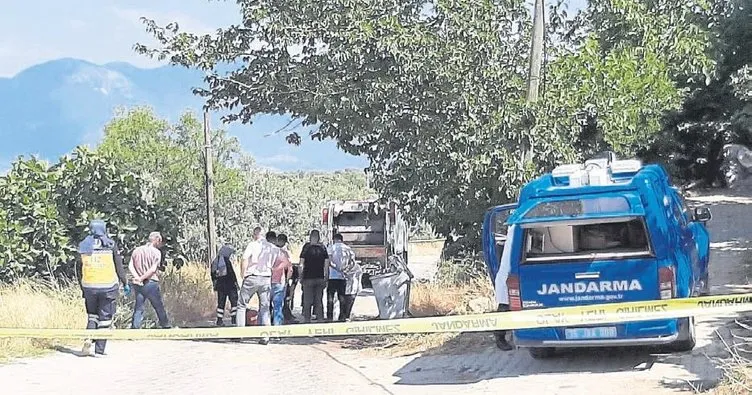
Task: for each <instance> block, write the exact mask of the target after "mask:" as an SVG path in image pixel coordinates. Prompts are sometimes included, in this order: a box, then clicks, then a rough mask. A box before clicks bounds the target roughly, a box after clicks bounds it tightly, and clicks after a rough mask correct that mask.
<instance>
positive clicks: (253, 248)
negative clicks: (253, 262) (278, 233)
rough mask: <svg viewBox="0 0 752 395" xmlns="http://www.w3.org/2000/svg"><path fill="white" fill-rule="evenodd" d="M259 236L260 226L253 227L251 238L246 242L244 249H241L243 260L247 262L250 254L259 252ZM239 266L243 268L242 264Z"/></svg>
mask: <svg viewBox="0 0 752 395" xmlns="http://www.w3.org/2000/svg"><path fill="white" fill-rule="evenodd" d="M261 236H262V235H261V227H260V226H257V227H255V228H253V239H252V240H251V242H250V243H248V246H247V247H246V248H245V251H243V262H248V260H249V259H251V256H252V255H254V254H256V255H258V254H259V252H260V251H261ZM241 268H243V266H241Z"/></svg>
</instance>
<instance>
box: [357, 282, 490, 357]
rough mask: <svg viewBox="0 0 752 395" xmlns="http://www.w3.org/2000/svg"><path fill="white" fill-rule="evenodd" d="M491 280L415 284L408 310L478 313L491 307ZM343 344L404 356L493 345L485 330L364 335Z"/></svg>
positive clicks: (431, 313) (439, 313)
mask: <svg viewBox="0 0 752 395" xmlns="http://www.w3.org/2000/svg"><path fill="white" fill-rule="evenodd" d="M493 303H494V302H493V288H492V287H491V283H490V281H488V279H487V278H484V277H477V278H474V279H473V280H471V281H469V282H465V283H452V282H445V283H441V282H439V283H416V284H414V285H413V286H412V290H411V293H410V312H411V313H412V314H413V315H414V316H415V317H435V316H446V315H461V314H471V313H481V312H488V311H492V310H493ZM344 343H345V347H348V348H356V349H367V350H369V351H370V352H372V353H376V354H379V355H384V354H385V353H386V354H388V355H390V356H405V355H412V354H417V353H423V354H425V355H431V354H456V353H460V352H467V351H468V350H474V349H481V348H486V347H488V346H490V345H492V344H493V338H492V336H491V335H490V334H488V333H461V334H459V333H428V334H408V335H392V336H363V337H359V338H355V339H348V340H345V341H344Z"/></svg>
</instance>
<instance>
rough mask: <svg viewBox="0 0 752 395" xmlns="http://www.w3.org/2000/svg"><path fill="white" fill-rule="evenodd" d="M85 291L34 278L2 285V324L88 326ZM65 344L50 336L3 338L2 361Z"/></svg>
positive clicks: (0, 313) (34, 326) (0, 300)
mask: <svg viewBox="0 0 752 395" xmlns="http://www.w3.org/2000/svg"><path fill="white" fill-rule="evenodd" d="M83 306H84V304H83V299H82V298H81V291H80V290H76V289H75V288H74V287H71V286H69V285H58V286H56V285H53V284H40V283H34V282H31V281H22V282H20V283H17V284H14V285H9V286H4V287H2V288H0V327H3V328H85V327H86V312H84V311H83V308H84V307H83ZM58 345H61V343H60V342H58V341H55V340H46V339H0V361H2V360H8V359H9V358H18V357H28V356H34V355H39V354H40V353H42V352H44V351H46V350H49V349H52V348H54V347H55V346H58Z"/></svg>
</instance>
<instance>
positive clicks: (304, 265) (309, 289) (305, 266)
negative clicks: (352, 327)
mask: <svg viewBox="0 0 752 395" xmlns="http://www.w3.org/2000/svg"><path fill="white" fill-rule="evenodd" d="M309 240H310V241H309V242H308V243H305V245H304V246H303V250H301V251H300V271H301V283H302V284H303V319H304V321H305V323H310V322H311V308H312V307H313V312H314V314H316V320H317V321H323V320H324V302H323V300H322V299H323V297H324V288H326V281H327V280H328V277H329V270H327V268H328V267H329V255H328V254H327V252H326V247H324V246H323V245H322V244H321V235H320V234H319V231H318V230H316V229H314V230H312V231H311V235H310V238H309Z"/></svg>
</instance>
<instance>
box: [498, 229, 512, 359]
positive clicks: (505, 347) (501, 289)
mask: <svg viewBox="0 0 752 395" xmlns="http://www.w3.org/2000/svg"><path fill="white" fill-rule="evenodd" d="M515 231H516V225H512V226H510V227H509V230H508V232H507V240H506V242H505V243H504V246H511V245H514V244H513V243H514V234H515ZM511 259H512V249H511V248H504V249H503V251H502V253H501V260H500V262H499V271H498V272H496V278H495V281H494V292H495V293H496V303H498V308H497V310H496V311H498V312H507V311H509V293H508V288H507V277H509V271H510V270H511V268H512V261H511ZM506 335H507V331H505V330H499V331H494V337H495V338H496V347H498V348H499V349H500V350H502V351H510V350H512V349H513V348H514V347H512V345H511V344H509V342H508V341H507V338H506Z"/></svg>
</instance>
